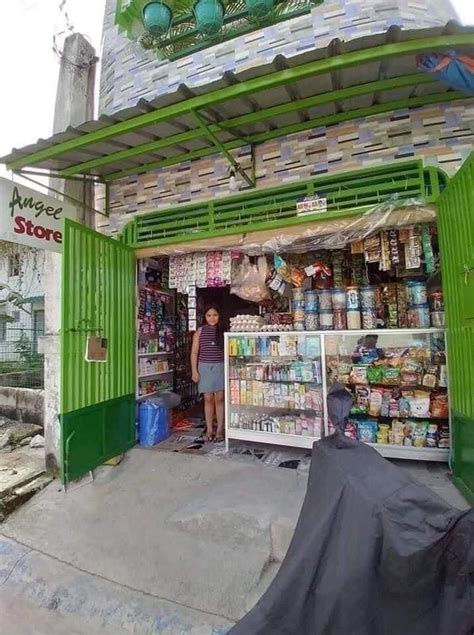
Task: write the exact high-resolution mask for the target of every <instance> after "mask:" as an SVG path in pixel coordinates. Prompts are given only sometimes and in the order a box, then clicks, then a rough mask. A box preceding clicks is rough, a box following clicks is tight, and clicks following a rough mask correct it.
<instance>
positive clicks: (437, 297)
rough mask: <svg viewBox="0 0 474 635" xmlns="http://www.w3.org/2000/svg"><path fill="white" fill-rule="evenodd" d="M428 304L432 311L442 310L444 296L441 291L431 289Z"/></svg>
mask: <svg viewBox="0 0 474 635" xmlns="http://www.w3.org/2000/svg"><path fill="white" fill-rule="evenodd" d="M430 306H431V310H432V311H444V297H443V292H442V291H433V293H431V294H430Z"/></svg>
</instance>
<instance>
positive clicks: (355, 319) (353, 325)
mask: <svg viewBox="0 0 474 635" xmlns="http://www.w3.org/2000/svg"><path fill="white" fill-rule="evenodd" d="M347 328H348V329H349V330H353V331H359V330H360V328H361V320H360V311H359V310H357V311H354V310H351V311H349V310H348V311H347Z"/></svg>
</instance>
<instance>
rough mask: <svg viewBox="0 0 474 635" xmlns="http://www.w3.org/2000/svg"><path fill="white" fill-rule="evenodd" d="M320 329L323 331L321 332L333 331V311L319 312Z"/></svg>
mask: <svg viewBox="0 0 474 635" xmlns="http://www.w3.org/2000/svg"><path fill="white" fill-rule="evenodd" d="M319 328H320V329H321V331H332V329H333V312H332V311H320V312H319Z"/></svg>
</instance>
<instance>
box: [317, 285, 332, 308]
mask: <svg viewBox="0 0 474 635" xmlns="http://www.w3.org/2000/svg"><path fill="white" fill-rule="evenodd" d="M318 298H319V310H320V311H332V289H321V291H320V292H319V293H318Z"/></svg>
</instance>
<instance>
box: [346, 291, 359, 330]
mask: <svg viewBox="0 0 474 635" xmlns="http://www.w3.org/2000/svg"><path fill="white" fill-rule="evenodd" d="M346 306H347V328H348V329H350V330H358V329H360V327H361V321H360V291H359V287H356V286H354V287H347V289H346Z"/></svg>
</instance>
